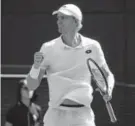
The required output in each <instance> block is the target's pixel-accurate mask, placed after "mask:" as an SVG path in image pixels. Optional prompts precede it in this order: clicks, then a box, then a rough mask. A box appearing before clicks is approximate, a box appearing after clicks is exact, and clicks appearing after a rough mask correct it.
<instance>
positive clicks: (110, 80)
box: [107, 72, 115, 96]
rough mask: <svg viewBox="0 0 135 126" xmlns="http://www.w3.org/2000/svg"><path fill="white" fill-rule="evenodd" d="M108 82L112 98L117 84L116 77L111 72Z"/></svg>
mask: <svg viewBox="0 0 135 126" xmlns="http://www.w3.org/2000/svg"><path fill="white" fill-rule="evenodd" d="M107 81H108V93H109V95H110V96H111V95H112V92H113V88H114V84H115V79H114V75H113V74H112V73H111V72H109V74H108V77H107Z"/></svg>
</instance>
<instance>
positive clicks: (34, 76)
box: [26, 66, 45, 90]
mask: <svg viewBox="0 0 135 126" xmlns="http://www.w3.org/2000/svg"><path fill="white" fill-rule="evenodd" d="M44 72H45V70H44V69H41V68H38V69H37V68H34V66H32V68H31V70H30V72H29V74H28V76H27V78H26V79H27V86H28V88H29V90H35V89H37V88H38V86H39V85H40V82H41V80H42V77H43V75H44Z"/></svg>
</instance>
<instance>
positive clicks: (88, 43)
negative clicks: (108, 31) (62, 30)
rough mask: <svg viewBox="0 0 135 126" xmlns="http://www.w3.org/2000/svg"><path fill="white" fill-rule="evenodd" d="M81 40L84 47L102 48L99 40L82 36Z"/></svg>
mask: <svg viewBox="0 0 135 126" xmlns="http://www.w3.org/2000/svg"><path fill="white" fill-rule="evenodd" d="M81 38H82V42H83V46H84V47H91V48H100V43H99V42H98V41H97V40H95V39H92V38H89V37H86V36H82V35H81Z"/></svg>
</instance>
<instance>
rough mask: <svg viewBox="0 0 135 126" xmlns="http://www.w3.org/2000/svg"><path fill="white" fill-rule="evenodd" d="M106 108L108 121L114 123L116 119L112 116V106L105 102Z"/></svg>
mask: <svg viewBox="0 0 135 126" xmlns="http://www.w3.org/2000/svg"><path fill="white" fill-rule="evenodd" d="M106 108H107V111H108V114H109V116H110V120H111V122H112V123H115V122H117V118H116V116H115V114H114V111H113V108H112V105H111V103H110V102H109V101H107V102H106Z"/></svg>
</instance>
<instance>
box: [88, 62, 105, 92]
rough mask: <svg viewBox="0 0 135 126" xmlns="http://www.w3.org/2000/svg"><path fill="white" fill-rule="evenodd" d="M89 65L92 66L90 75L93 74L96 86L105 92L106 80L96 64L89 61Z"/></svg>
mask: <svg viewBox="0 0 135 126" xmlns="http://www.w3.org/2000/svg"><path fill="white" fill-rule="evenodd" d="M90 65H91V66H92V76H93V79H94V81H95V82H96V83H97V85H98V87H99V88H100V89H101V90H102V91H103V92H106V91H107V87H106V82H105V79H104V77H103V75H102V73H101V72H100V70H99V69H98V68H97V66H96V65H94V63H92V62H90Z"/></svg>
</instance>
